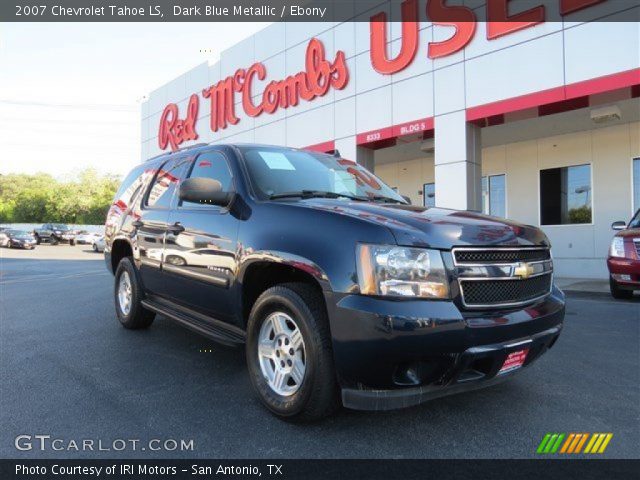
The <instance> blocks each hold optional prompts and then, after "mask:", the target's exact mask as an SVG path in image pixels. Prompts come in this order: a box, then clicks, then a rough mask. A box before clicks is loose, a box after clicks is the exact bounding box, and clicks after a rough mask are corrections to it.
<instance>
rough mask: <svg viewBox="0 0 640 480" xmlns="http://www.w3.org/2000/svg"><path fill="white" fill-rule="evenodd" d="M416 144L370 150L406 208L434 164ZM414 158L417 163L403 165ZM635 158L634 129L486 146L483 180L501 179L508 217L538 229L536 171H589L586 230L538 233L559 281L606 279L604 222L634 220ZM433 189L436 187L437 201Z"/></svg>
mask: <svg viewBox="0 0 640 480" xmlns="http://www.w3.org/2000/svg"><path fill="white" fill-rule="evenodd" d="M436 134H437V132H436ZM417 145H419V143H417V144H414V147H413V150H410V149H408V148H407V147H405V146H402V147H394V148H391V149H386V150H381V151H377V152H376V155H375V160H376V166H375V171H376V174H377V175H378V176H380V177H381V178H382V179H383V180H384V181H385V182H386V183H388V184H389V185H391V186H393V187H398V191H399V192H400V193H401V194H403V195H407V196H409V197H410V198H411V200H412V202H413V204H415V205H422V204H423V199H422V195H421V194H420V193H419V192H420V191H421V190H422V185H423V184H424V183H429V182H433V181H434V163H433V155H432V154H424V153H423V152H421V151H419V150H418V147H417ZM381 152H382V153H381ZM411 152H413V153H411ZM416 155H418V156H419V158H409V159H407V158H406V157H411V156H414V157H415V156H416ZM394 157H395V158H397V160H395V159H394ZM636 157H640V122H632V123H624V124H620V125H615V126H611V127H599V128H593V129H590V130H584V131H580V132H575V133H568V134H563V135H557V136H551V137H545V138H539V139H535V140H528V141H522V142H515V143H508V144H505V145H498V146H491V147H485V148H483V149H482V174H483V176H484V175H497V174H505V175H506V209H507V210H506V211H507V217H508V218H511V219H513V220H516V221H519V222H522V223H526V224H530V225H536V226H539V225H540V218H539V204H540V197H539V171H540V170H541V169H546V168H555V167H567V166H571V165H582V164H587V163H588V164H590V165H591V189H592V194H591V195H592V212H593V223H592V224H588V225H557V226H544V227H542V229H543V230H544V231H545V233H546V234H547V235H548V236H549V239H550V240H551V242H552V245H553V254H554V259H555V266H556V274H557V275H558V276H567V275H570V276H575V277H587V278H607V276H608V273H607V267H606V263H605V260H606V257H607V251H608V248H609V244H610V242H611V238H612V236H613V232H612V231H611V223H612V222H614V221H616V220H625V221H628V220H629V219H630V218H631V215H632V214H633V192H632V161H633V158H636ZM437 189H438V186H437V185H436V195H437Z"/></svg>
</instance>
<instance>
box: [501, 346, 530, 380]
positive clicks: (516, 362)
mask: <svg viewBox="0 0 640 480" xmlns="http://www.w3.org/2000/svg"><path fill="white" fill-rule="evenodd" d="M528 353H529V349H528V348H523V349H522V350H516V351H515V352H511V353H509V355H507V358H505V360H504V363H503V364H502V367H500V370H499V371H498V375H502V374H504V373H508V372H513V371H514V370H517V369H519V368H520V367H522V365H524V362H525V360H526V359H527V354H528Z"/></svg>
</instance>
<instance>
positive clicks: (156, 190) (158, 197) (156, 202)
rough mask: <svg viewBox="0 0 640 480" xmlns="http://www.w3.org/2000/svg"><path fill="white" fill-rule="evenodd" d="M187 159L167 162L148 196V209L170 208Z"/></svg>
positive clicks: (155, 179)
mask: <svg viewBox="0 0 640 480" xmlns="http://www.w3.org/2000/svg"><path fill="white" fill-rule="evenodd" d="M187 160H188V159H186V158H184V157H183V158H176V159H171V160H169V161H167V162H166V163H165V164H164V165H162V167H161V168H160V169H159V170H158V172H157V173H156V176H155V178H154V179H153V182H152V183H151V188H150V189H149V193H148V194H147V201H146V206H147V207H153V208H169V206H170V205H171V199H172V198H173V193H174V192H175V190H176V187H177V186H178V183H179V182H180V175H181V173H182V172H183V169H184V166H185V164H186V163H187Z"/></svg>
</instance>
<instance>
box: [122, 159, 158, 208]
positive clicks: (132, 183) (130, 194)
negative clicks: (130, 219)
mask: <svg viewBox="0 0 640 480" xmlns="http://www.w3.org/2000/svg"><path fill="white" fill-rule="evenodd" d="M152 173H153V170H152V169H151V168H150V167H148V166H145V165H140V166H138V167H136V168H134V169H133V170H131V172H130V173H129V175H127V176H126V178H125V179H124V180H123V181H122V184H121V185H120V188H119V189H118V191H117V192H116V196H115V198H114V200H113V203H114V205H117V206H118V207H120V208H121V209H123V210H124V209H126V208H129V207H130V206H131V202H132V201H133V199H134V197H135V195H136V194H137V193H138V192H139V191H140V188H141V187H142V185H143V184H144V183H145V181H146V179H147V178H148V177H149V175H151V174H152Z"/></svg>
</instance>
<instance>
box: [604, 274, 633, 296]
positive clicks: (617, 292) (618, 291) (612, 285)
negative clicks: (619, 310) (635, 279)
mask: <svg viewBox="0 0 640 480" xmlns="http://www.w3.org/2000/svg"><path fill="white" fill-rule="evenodd" d="M609 290H610V291H611V296H612V297H613V298H615V299H618V300H628V299H630V298H633V290H623V289H622V288H620V287H619V286H618V282H616V281H615V280H614V279H613V278H611V277H609Z"/></svg>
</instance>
